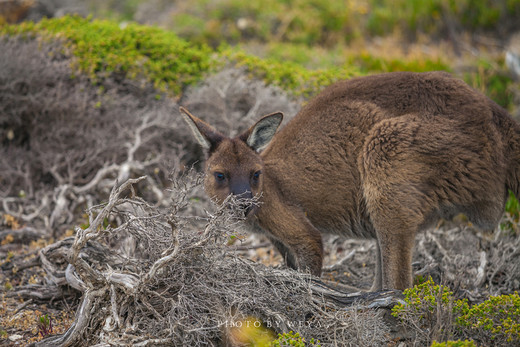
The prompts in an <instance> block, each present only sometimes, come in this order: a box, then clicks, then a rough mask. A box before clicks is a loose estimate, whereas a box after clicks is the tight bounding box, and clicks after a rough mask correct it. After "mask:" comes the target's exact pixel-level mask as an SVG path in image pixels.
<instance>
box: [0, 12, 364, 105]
mask: <svg viewBox="0 0 520 347" xmlns="http://www.w3.org/2000/svg"><path fill="white" fill-rule="evenodd" d="M0 34H6V35H11V36H13V35H22V36H24V37H30V38H33V37H40V38H43V39H45V40H52V39H61V40H63V41H64V46H65V48H66V50H67V51H70V52H71V53H72V54H73V55H74V57H75V62H74V66H73V68H74V70H75V71H77V72H79V73H84V74H86V75H88V76H89V77H90V78H91V79H92V80H93V82H98V81H101V80H102V79H103V78H105V77H108V76H124V77H127V78H131V79H139V80H145V81H146V82H150V83H153V85H154V87H156V88H157V89H159V90H161V91H166V92H171V93H173V94H179V93H181V92H182V90H183V89H184V88H185V87H186V86H187V85H189V84H192V83H194V82H197V81H200V80H201V79H202V77H203V76H204V74H206V73H208V72H209V71H212V70H215V69H217V68H218V67H221V66H223V65H224V64H226V63H232V64H237V65H239V66H244V67H245V68H247V70H248V71H249V72H250V73H252V74H253V75H255V76H257V77H260V78H263V79H264V80H265V81H266V83H270V84H275V85H278V86H280V87H282V88H284V89H286V90H289V91H292V92H294V93H295V94H297V95H299V94H306V95H309V94H312V93H315V92H317V91H318V90H319V89H320V88H322V87H323V86H325V85H328V84H330V83H332V82H334V81H335V80H337V79H339V78H348V77H351V76H354V75H356V74H359V72H358V71H357V70H356V69H355V68H350V69H346V68H345V69H340V68H331V69H322V70H315V71H309V70H307V69H305V68H303V67H302V66H300V65H298V64H295V63H290V62H280V61H277V60H273V59H266V60H263V59H260V58H257V57H254V56H251V55H247V54H245V53H244V52H242V51H240V50H238V49H233V48H229V47H225V48H221V49H219V50H216V51H213V50H211V49H210V48H208V46H206V45H204V44H191V43H188V42H186V41H184V40H182V39H180V38H179V37H178V36H176V35H175V34H174V33H171V32H168V31H165V30H162V29H159V28H155V27H148V26H143V25H138V24H127V25H124V26H123V25H119V24H117V23H115V22H112V21H106V20H92V19H91V18H87V19H84V18H81V17H78V16H66V17H62V18H55V19H45V20H42V21H41V22H38V23H36V24H35V23H33V22H24V23H21V24H19V25H3V26H0Z"/></svg>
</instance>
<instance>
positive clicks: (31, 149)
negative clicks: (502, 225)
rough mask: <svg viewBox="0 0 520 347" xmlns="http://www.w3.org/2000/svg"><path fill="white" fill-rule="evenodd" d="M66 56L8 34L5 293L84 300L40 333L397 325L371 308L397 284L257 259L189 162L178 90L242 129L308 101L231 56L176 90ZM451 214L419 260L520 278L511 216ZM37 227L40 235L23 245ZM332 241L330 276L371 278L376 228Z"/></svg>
mask: <svg viewBox="0 0 520 347" xmlns="http://www.w3.org/2000/svg"><path fill="white" fill-rule="evenodd" d="M70 59H71V58H70V57H69V56H68V54H67V52H66V51H63V50H62V47H61V46H60V45H59V44H57V43H55V44H49V43H43V42H37V41H34V40H33V41H31V40H29V41H25V40H22V39H17V38H11V39H2V40H1V41H0V61H2V66H1V68H0V141H1V142H2V145H1V148H0V172H1V173H0V200H1V210H2V216H3V217H4V222H3V224H2V225H1V228H0V240H1V241H2V245H1V246H0V260H1V262H0V269H1V270H2V272H1V276H2V277H1V280H2V282H3V284H5V283H7V281H11V282H12V283H14V288H13V289H8V288H7V287H6V286H4V288H3V289H2V297H3V298H17V300H20V301H21V302H17V304H18V306H17V307H13V309H12V310H11V314H13V315H15V314H19V313H20V312H22V311H24V310H25V309H27V308H29V307H30V306H38V305H46V306H47V308H52V307H54V308H57V309H58V310H61V309H64V308H65V307H66V306H67V305H69V306H71V307H72V308H73V309H75V310H76V314H75V318H74V320H73V322H72V324H71V325H70V327H69V328H68V330H67V331H66V332H65V333H64V334H63V335H56V336H51V337H47V338H46V339H45V340H43V341H41V342H40V343H39V345H71V346H72V345H78V344H89V345H95V344H98V345H100V346H101V345H106V346H108V345H114V344H115V345H121V344H131V345H143V346H145V345H161V344H164V345H172V344H174V345H180V344H186V345H197V344H210V345H221V344H223V343H227V344H229V345H233V344H238V343H239V341H238V340H237V334H236V333H235V332H236V328H237V324H236V323H237V322H245V321H252V322H253V324H255V323H257V325H261V326H262V327H270V328H271V329H273V330H274V331H276V332H288V331H290V330H295V331H298V332H300V333H301V334H302V335H303V336H304V337H305V338H306V339H310V338H317V339H319V340H321V341H322V344H323V345H327V344H334V343H337V344H338V345H355V346H373V345H378V344H386V343H387V342H388V341H390V339H391V338H392V337H395V336H396V334H399V332H396V331H395V329H396V326H395V325H392V324H393V323H392V322H389V320H388V319H386V318H385V319H384V318H383V316H384V313H385V312H386V310H378V309H376V308H377V307H379V308H388V307H391V306H392V305H393V304H394V303H395V302H396V301H399V300H400V299H399V298H400V297H399V295H395V293H381V294H374V295H364V296H357V295H351V294H346V293H341V292H338V291H335V290H334V289H332V288H331V285H332V283H331V282H328V284H325V283H324V282H322V281H320V280H318V279H316V278H312V277H310V276H308V275H306V274H301V273H297V272H295V271H292V270H287V269H284V268H283V267H282V268H280V267H276V268H273V267H266V266H264V265H261V264H259V263H255V262H252V261H251V260H249V259H248V255H250V253H251V250H247V248H248V247H245V246H247V245H250V243H248V242H249V241H245V242H244V243H243V245H241V244H240V242H239V241H240V240H242V239H243V238H244V237H243V235H244V234H243V231H242V226H241V225H242V224H241V218H240V215H239V214H237V213H236V212H234V210H233V209H218V208H215V207H214V206H212V205H211V204H210V203H209V202H208V200H207V198H205V197H204V194H203V192H202V189H201V186H200V177H199V176H198V175H197V174H195V173H194V172H191V173H189V174H186V175H180V174H179V172H181V171H183V170H184V169H186V168H189V167H190V166H192V165H194V166H195V167H196V168H200V162H201V160H202V153H201V151H200V149H199V148H198V147H197V145H196V144H195V143H194V141H193V140H192V138H191V136H190V134H189V131H188V129H187V128H186V127H185V125H184V124H183V123H182V121H181V120H180V117H179V115H178V111H177V110H178V106H179V105H183V106H185V107H187V108H188V109H189V110H190V111H191V112H193V113H194V114H196V115H197V116H200V117H201V118H203V119H205V120H208V121H209V122H210V123H211V124H215V125H216V126H217V127H218V128H219V129H221V130H222V131H223V132H227V133H229V134H231V135H233V134H236V133H238V132H240V131H242V130H244V129H245V128H246V127H248V126H249V125H250V124H252V123H253V122H254V121H255V119H256V118H257V117H259V116H261V115H263V114H267V113H270V112H273V111H283V112H284V113H285V114H286V116H288V118H290V117H291V116H293V115H294V114H295V113H296V111H297V110H298V108H299V103H298V102H295V101H293V100H292V99H290V98H289V97H288V96H287V95H285V94H284V93H283V92H281V91H280V90H278V89H275V88H271V87H268V86H265V85H264V84H263V83H262V82H259V81H256V80H251V79H249V78H248V77H247V76H246V74H245V73H244V71H242V70H240V69H236V68H227V69H224V70H223V71H221V72H219V73H218V74H216V75H214V76H209V77H208V78H207V79H206V80H205V81H204V82H203V83H201V84H200V85H198V86H196V87H192V88H190V89H188V90H187V91H185V93H184V94H183V96H182V97H181V98H180V99H179V100H175V101H174V100H171V99H168V98H166V97H165V96H164V95H160V94H158V93H157V92H156V91H155V90H153V89H152V88H151V87H149V86H147V85H146V84H140V83H138V82H135V81H133V82H132V81H128V80H126V79H123V78H118V76H111V77H108V78H106V79H105V80H103V81H102V82H97V84H92V83H91V82H90V81H89V80H88V79H86V78H84V77H82V76H72V72H71V70H70V68H69V64H70ZM85 211H86V212H85ZM5 216H9V218H11V219H12V220H14V221H16V223H14V222H11V223H7V222H6V219H5ZM509 222H511V225H514V224H515V221H509ZM448 225H451V224H450V223H447V224H446V225H444V226H440V227H438V228H436V229H433V230H430V231H429V232H427V233H425V234H422V235H419V236H418V238H417V248H416V249H417V251H416V256H415V263H414V266H415V270H416V274H418V275H421V276H424V277H427V276H432V277H433V278H434V279H435V280H436V281H437V282H444V283H445V284H447V285H449V286H450V287H451V288H452V290H453V291H454V292H455V294H456V295H457V297H466V298H469V299H470V300H471V301H472V302H479V301H482V300H483V299H485V298H486V297H487V296H489V295H496V294H503V293H511V292H513V291H515V290H519V289H520V283H519V278H520V266H519V264H520V261H519V259H520V238H519V237H518V236H517V235H516V234H515V231H514V230H513V231H511V230H509V231H500V232H496V233H495V234H491V233H484V232H476V231H474V230H473V229H472V228H471V227H464V228H461V227H459V226H454V227H448ZM459 225H460V224H459ZM73 227H74V230H75V233H74V235H75V236H69V237H64V235H67V230H70V229H72V228H73ZM516 230H517V229H516ZM69 233H70V232H69ZM51 237H52V238H53V241H52V242H51V241H49V240H51ZM40 238H43V239H45V240H47V241H46V246H45V247H43V248H42V249H39V248H38V249H36V250H34V249H33V250H32V251H31V252H32V254H31V256H28V254H27V253H26V252H22V251H26V250H27V249H26V246H27V244H28V243H29V242H30V241H34V240H37V239H40ZM56 239H58V240H57V241H56ZM244 245H245V246H244ZM255 247H256V246H255ZM326 247H327V254H328V256H327V259H326V262H327V265H328V266H326V268H325V271H324V272H325V273H324V276H323V278H324V279H328V280H332V281H339V282H341V283H343V284H348V285H352V286H356V287H360V286H364V287H368V286H369V284H370V281H371V279H372V277H371V276H372V274H373V267H374V256H373V252H374V247H373V243H371V242H369V241H355V240H354V241H353V240H343V239H341V238H338V237H330V238H328V241H327V246H326ZM20 250H22V251H20ZM244 250H245V251H244ZM17 251H20V252H18V253H17ZM4 259H5V260H4ZM32 276H36V278H37V280H35V281H33V282H34V283H32V282H29V281H27V278H28V277H32ZM359 299H361V300H362V301H356V300H359ZM354 301H356V303H354ZM2 324H5V321H4V322H2ZM13 331H14V330H13ZM8 333H12V331H9V332H8ZM23 333H24V338H26V339H28V338H29V337H31V333H30V332H29V330H27V331H25V332H23ZM411 336H413V332H412V334H411ZM401 337H402V336H401ZM0 338H2V336H0ZM0 341H2V340H0ZM4 341H7V340H4Z"/></svg>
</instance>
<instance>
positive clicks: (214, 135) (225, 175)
mask: <svg viewBox="0 0 520 347" xmlns="http://www.w3.org/2000/svg"><path fill="white" fill-rule="evenodd" d="M180 111H181V114H182V116H183V117H184V120H185V121H186V122H187V123H188V125H189V126H190V129H191V130H192V132H193V134H194V135H195V138H196V139H197V141H198V142H199V143H200V144H201V146H202V147H203V148H204V149H205V150H206V151H207V153H208V158H207V160H206V170H205V178H204V189H205V190H206V193H207V194H208V195H209V196H210V197H211V198H212V199H213V200H214V201H215V202H217V203H222V202H223V201H224V200H225V199H226V198H227V197H228V196H229V195H230V194H232V195H235V196H236V197H237V198H239V199H244V200H247V199H251V198H253V197H254V196H257V195H258V194H260V193H261V192H262V186H263V181H264V178H263V169H264V163H263V161H262V158H261V156H260V155H259V152H260V151H261V150H262V149H263V148H265V147H266V146H267V145H268V144H269V142H270V141H271V139H272V138H273V136H274V134H275V133H276V130H277V129H278V126H279V125H280V123H281V122H282V119H283V114H282V113H281V112H276V113H272V114H269V115H267V116H264V117H263V118H261V119H260V120H259V121H258V122H257V123H256V124H255V125H253V126H252V127H251V128H249V129H248V130H247V131H245V132H244V133H242V134H240V135H239V136H237V137H235V138H229V137H227V136H225V135H223V134H222V133H220V132H219V131H217V130H216V129H215V128H213V127H212V126H211V125H209V124H207V123H206V122H204V121H202V120H200V119H198V118H197V117H195V116H193V115H192V114H191V113H189V112H188V111H187V110H186V109H185V108H183V107H181V108H180ZM243 207H244V210H245V211H244V212H245V214H246V216H247V215H250V214H253V213H254V210H255V207H254V206H252V205H251V204H247V205H244V206H243Z"/></svg>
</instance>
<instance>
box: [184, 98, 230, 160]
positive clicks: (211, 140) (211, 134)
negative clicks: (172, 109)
mask: <svg viewBox="0 0 520 347" xmlns="http://www.w3.org/2000/svg"><path fill="white" fill-rule="evenodd" d="M179 111H181V115H182V117H183V118H184V120H185V121H186V123H188V125H189V126H190V129H191V131H192V132H193V135H195V138H196V139H197V141H198V142H199V143H200V145H201V146H202V147H203V148H204V149H207V150H211V149H212V148H215V147H216V146H217V145H218V144H219V143H220V142H221V141H222V140H223V139H224V137H225V136H224V135H222V134H221V133H220V132H218V131H217V130H216V129H215V128H213V127H212V126H211V125H209V124H208V123H206V122H204V121H203V120H200V119H198V118H197V117H195V116H194V115H192V114H191V113H189V112H188V110H187V109H185V108H184V107H182V106H181V107H180V108H179Z"/></svg>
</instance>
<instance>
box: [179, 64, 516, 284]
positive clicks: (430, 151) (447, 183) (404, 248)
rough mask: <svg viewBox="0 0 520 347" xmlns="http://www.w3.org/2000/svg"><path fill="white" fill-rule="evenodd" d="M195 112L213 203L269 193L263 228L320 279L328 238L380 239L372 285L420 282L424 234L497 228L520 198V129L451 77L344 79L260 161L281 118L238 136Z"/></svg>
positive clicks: (256, 214)
mask: <svg viewBox="0 0 520 347" xmlns="http://www.w3.org/2000/svg"><path fill="white" fill-rule="evenodd" d="M183 112H184V113H186V117H185V118H186V120H187V121H188V123H189V124H190V125H191V126H192V130H194V133H196V135H197V136H198V138H199V141H201V140H200V138H201V137H202V138H203V139H204V140H205V141H206V143H203V142H204V141H201V143H202V144H203V145H205V147H206V148H207V149H208V150H209V152H210V155H209V158H208V160H207V164H206V173H207V175H206V182H205V188H206V191H207V192H208V194H209V195H210V196H211V197H213V198H215V199H216V200H217V201H222V200H223V199H224V198H225V197H226V196H227V195H228V194H230V193H233V194H238V195H239V194H242V193H247V194H248V196H252V195H256V194H259V193H260V192H261V194H262V195H261V201H262V205H261V206H260V207H259V208H257V209H256V210H253V211H251V213H250V217H251V219H252V221H253V223H254V224H255V225H256V226H257V227H258V228H259V229H261V230H263V231H265V232H266V234H267V235H268V237H269V238H270V239H271V240H272V241H273V243H274V245H275V246H276V247H277V248H278V250H279V251H280V252H281V253H282V255H283V256H284V257H285V258H286V260H287V263H288V264H289V265H290V266H292V267H294V268H300V269H308V270H310V271H311V272H312V273H313V274H315V275H318V276H319V275H320V273H321V265H322V255H323V251H322V241H321V233H327V232H332V233H338V234H342V235H350V236H355V237H367V238H376V239H377V245H378V247H377V266H376V277H375V281H374V285H373V287H372V290H381V289H383V288H385V289H404V288H407V287H409V286H411V284H412V270H411V261H412V252H413V245H414V238H415V234H416V233H417V232H418V231H420V230H421V229H424V228H426V227H428V226H430V225H431V224H432V223H434V222H435V221H437V220H438V219H439V218H451V217H453V216H454V215H456V214H458V213H464V214H466V215H467V216H468V218H469V219H470V220H471V221H472V222H473V223H474V224H476V225H477V226H480V227H482V228H486V229H492V228H494V227H495V226H496V225H497V223H498V222H499V220H500V218H501V215H502V213H503V209H504V204H505V202H506V198H507V191H508V189H511V190H512V191H513V192H514V193H515V194H516V196H517V197H518V196H519V174H520V167H519V165H520V126H519V125H518V124H517V123H516V122H515V121H513V119H512V118H511V117H510V116H509V115H508V114H507V112H506V111H505V110H503V109H502V108H501V107H499V106H498V105H496V104H495V103H494V102H493V101H491V100H490V99H488V98H487V97H485V96H484V95H482V94H480V93H478V92H476V91H475V90H473V89H471V88H470V87H469V86H467V85H466V84H465V83H464V82H462V81H460V80H458V79H456V78H453V77H452V76H451V75H449V74H447V73H442V72H428V73H409V72H396V73H388V74H382V75H375V76H370V77H361V78H355V79H352V80H348V81H342V82H338V83H336V84H334V85H332V86H330V87H329V88H327V89H326V90H324V91H323V92H322V93H321V94H319V95H318V96H317V97H316V98H314V99H313V100H311V101H310V102H309V103H308V104H307V105H306V106H305V107H304V108H303V109H302V110H301V111H300V113H299V114H298V115H297V116H296V117H295V118H294V119H293V120H291V121H290V122H289V123H288V124H287V126H285V127H284V128H283V129H282V130H281V131H279V132H278V133H277V134H276V136H274V138H273V139H272V141H271V142H270V143H269V144H268V146H267V148H266V149H265V150H264V151H263V152H261V153H260V154H258V153H257V151H256V150H258V148H260V146H257V145H258V144H261V145H262V146H265V145H266V142H269V140H270V139H271V137H272V136H273V135H274V132H275V131H276V128H277V127H278V124H279V122H280V121H281V115H280V114H274V115H270V116H266V117H264V118H262V120H260V121H259V122H258V123H257V124H255V125H254V126H253V127H251V129H249V130H248V131H247V132H245V133H244V134H242V135H240V136H239V137H237V138H234V139H229V138H227V137H225V136H223V135H222V134H220V133H218V132H217V131H216V130H215V129H213V128H211V127H209V126H208V125H207V124H205V123H203V122H202V121H200V120H198V119H197V118H196V117H194V116H191V115H189V113H188V112H187V111H186V110H183ZM207 127H209V128H207ZM266 129H267V131H264V130H266ZM197 130H198V131H197ZM197 132H198V134H197ZM255 141H256V142H255ZM253 143H255V145H252V144H253ZM257 147H258V148H257ZM215 171H218V172H222V173H224V174H225V175H226V180H225V182H216V178H215V177H216V176H215ZM255 172H256V173H258V172H260V174H258V176H259V179H258V180H256V179H253V178H252V177H253V176H252V175H253V173H255ZM237 182H238V183H237ZM237 187H238V188H237Z"/></svg>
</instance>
